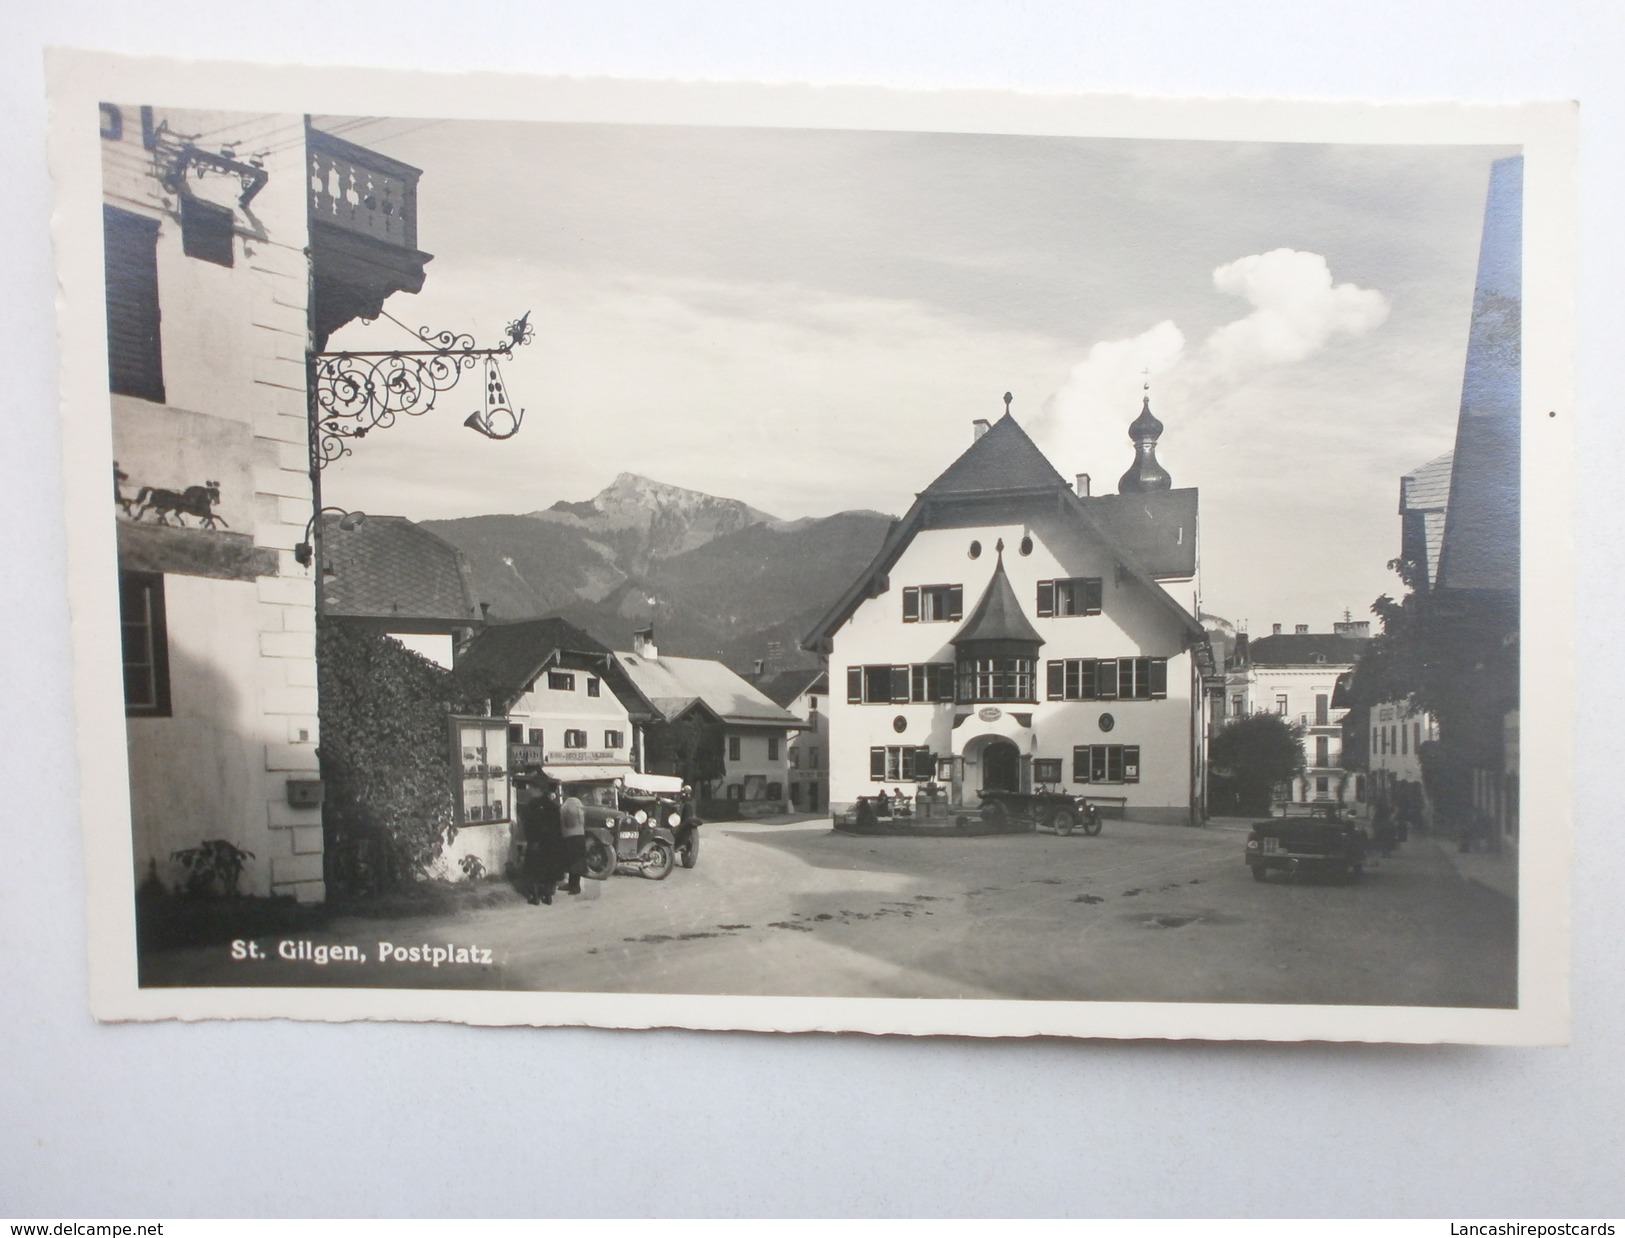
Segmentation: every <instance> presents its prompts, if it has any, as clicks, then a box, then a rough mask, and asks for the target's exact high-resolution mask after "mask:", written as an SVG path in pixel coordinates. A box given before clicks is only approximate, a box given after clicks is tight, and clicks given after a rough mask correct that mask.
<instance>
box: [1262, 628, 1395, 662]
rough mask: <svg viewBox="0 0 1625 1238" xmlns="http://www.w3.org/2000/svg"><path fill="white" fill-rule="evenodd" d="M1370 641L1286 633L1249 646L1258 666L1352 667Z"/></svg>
mask: <svg viewBox="0 0 1625 1238" xmlns="http://www.w3.org/2000/svg"><path fill="white" fill-rule="evenodd" d="M1369 645H1370V641H1369V640H1366V639H1362V638H1360V637H1358V636H1337V635H1334V634H1333V633H1331V632H1283V633H1281V634H1280V635H1279V636H1261V637H1259V638H1258V639H1257V640H1255V641H1253V642H1251V643H1250V645H1249V646H1248V650H1249V657H1250V658H1251V659H1252V664H1253V665H1254V666H1319V665H1331V666H1352V665H1353V664H1354V663H1355V661H1357V660H1358V659H1359V656H1360V655H1361V654H1362V653H1364V652H1365V650H1366V649H1367V647H1368V646H1369Z"/></svg>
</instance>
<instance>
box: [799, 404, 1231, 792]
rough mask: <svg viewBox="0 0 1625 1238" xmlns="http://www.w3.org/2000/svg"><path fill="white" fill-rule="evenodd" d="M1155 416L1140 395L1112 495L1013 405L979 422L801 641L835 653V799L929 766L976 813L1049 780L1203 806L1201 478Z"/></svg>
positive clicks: (908, 783) (890, 787)
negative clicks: (1166, 450) (1191, 472)
mask: <svg viewBox="0 0 1625 1238" xmlns="http://www.w3.org/2000/svg"><path fill="white" fill-rule="evenodd" d="M1006 402H1007V404H1008V397H1006ZM1161 433H1162V425H1161V423H1160V422H1158V421H1157V419H1156V418H1155V417H1154V416H1152V414H1151V410H1150V402H1149V399H1148V400H1147V401H1146V405H1145V407H1144V408H1143V409H1142V410H1141V414H1140V416H1139V418H1137V419H1136V420H1135V422H1134V423H1133V425H1132V426H1131V427H1130V437H1131V438H1132V439H1133V440H1134V442H1135V444H1136V456H1135V460H1134V463H1133V464H1132V465H1131V467H1130V468H1129V471H1128V472H1127V473H1125V474H1124V476H1123V478H1122V479H1121V481H1120V482H1119V486H1118V489H1119V493H1118V494H1117V495H1101V496H1095V495H1092V494H1090V493H1089V487H1088V479H1087V477H1084V476H1080V478H1079V484H1078V486H1077V487H1076V488H1074V487H1073V486H1072V485H1070V484H1068V482H1067V481H1066V479H1065V478H1064V477H1062V476H1061V474H1060V473H1059V472H1057V471H1056V469H1055V467H1054V466H1053V465H1052V464H1051V463H1050V462H1049V461H1048V460H1047V459H1045V458H1044V456H1043V454H1042V453H1041V452H1040V451H1039V450H1038V448H1037V447H1036V446H1034V444H1033V442H1032V440H1031V439H1030V438H1028V436H1027V434H1026V432H1025V431H1024V430H1022V428H1021V426H1020V425H1019V424H1017V422H1016V420H1015V419H1014V418H1013V417H1012V416H1010V415H1009V413H1008V411H1007V412H1006V414H1005V416H1004V417H1003V418H1001V419H1000V420H999V422H998V423H997V424H996V425H992V426H989V425H988V423H987V422H985V421H981V422H978V423H977V428H976V437H975V439H974V441H973V442H972V444H971V446H970V447H969V449H968V450H966V451H965V452H964V454H963V455H961V456H960V457H959V458H958V459H957V460H955V461H954V462H953V463H952V464H951V465H950V466H949V467H948V469H947V470H946V471H945V472H944V473H943V474H942V475H941V476H940V477H938V478H937V479H936V480H935V481H933V482H932V483H931V484H930V485H928V486H927V487H926V488H925V489H924V490H922V491H921V492H920V493H919V495H918V497H917V498H916V500H915V502H914V504H913V505H912V506H911V507H910V508H909V511H908V513H907V514H906V515H905V516H904V517H903V518H902V519H901V520H900V521H898V522H897V524H896V525H895V526H894V527H893V529H892V531H891V533H890V534H889V535H888V537H887V539H886V541H885V543H884V545H883V546H882V547H881V550H880V552H879V554H878V555H877V556H876V558H875V560H874V561H873V562H872V563H871V564H870V565H869V567H868V568H867V569H866V570H865V571H864V573H863V574H862V575H861V576H860V577H859V578H858V579H857V580H856V581H854V582H853V584H852V586H851V587H850V588H849V589H848V590H847V592H846V593H845V595H843V597H842V598H841V599H840V601H839V602H837V603H836V605H835V606H834V607H833V608H832V609H831V610H830V612H829V613H828V614H827V615H826V616H825V617H824V618H823V619H822V620H821V621H820V622H819V624H818V626H817V627H816V628H814V629H813V631H812V632H811V633H809V634H808V636H807V637H806V639H805V641H804V644H805V645H806V647H807V648H809V649H813V650H816V651H818V652H822V653H826V654H827V655H828V656H829V660H830V677H831V680H832V684H831V686H832V688H833V689H834V691H833V692H832V694H831V698H830V704H829V714H830V718H829V731H830V738H829V747H830V754H831V759H830V801H831V807H832V808H833V809H834V810H836V811H843V810H846V809H849V808H851V807H852V806H853V805H854V803H855V802H856V800H857V799H858V797H860V796H869V795H873V794H876V793H882V792H884V793H892V792H895V791H901V792H903V793H904V794H905V795H908V794H913V793H914V792H915V791H916V789H917V787H919V786H920V785H921V784H927V785H929V784H931V783H933V782H934V783H936V784H937V786H938V788H940V789H941V790H942V791H943V792H945V793H946V795H947V796H948V799H949V802H950V804H951V805H956V806H958V807H960V808H962V809H964V810H966V811H970V812H974V811H976V809H977V807H978V805H979V800H978V794H979V793H980V792H983V791H991V790H1017V791H1021V790H1030V789H1031V788H1033V787H1035V786H1038V785H1040V784H1042V785H1047V786H1055V787H1062V788H1065V789H1066V790H1068V791H1071V792H1073V793H1077V794H1090V795H1094V796H1097V797H1099V798H1101V799H1102V800H1106V801H1109V802H1113V803H1120V804H1121V805H1122V806H1123V807H1124V810H1125V814H1126V815H1127V816H1130V817H1135V818H1139V819H1143V820H1163V821H1178V822H1187V821H1192V820H1196V819H1199V816H1200V812H1201V803H1202V784H1203V776H1202V754H1203V752H1204V749H1205V743H1204V739H1205V736H1204V730H1205V720H1204V716H1203V710H1202V708H1201V702H1202V693H1201V675H1200V667H1199V658H1198V657H1197V656H1196V653H1197V651H1198V650H1201V651H1204V652H1205V650H1206V636H1205V634H1204V632H1203V630H1202V628H1201V626H1200V625H1199V624H1198V623H1197V621H1196V618H1195V610H1196V607H1195V597H1196V595H1197V593H1198V584H1197V541H1196V538H1197V495H1196V491H1195V490H1194V489H1174V488H1173V486H1172V482H1171V480H1170V478H1169V477H1168V474H1167V473H1166V471H1164V470H1163V469H1162V467H1161V466H1160V465H1159V464H1158V463H1157V459H1156V454H1155V447H1156V442H1157V439H1158V437H1159V436H1160V435H1161ZM1176 583H1177V584H1178V585H1179V593H1180V597H1177V598H1176V596H1175V595H1174V594H1173V593H1171V592H1170V591H1169V589H1168V588H1167V587H1166V586H1169V585H1173V584H1176ZM1181 598H1190V599H1191V601H1190V603H1189V604H1188V605H1187V603H1186V602H1185V601H1182V600H1181Z"/></svg>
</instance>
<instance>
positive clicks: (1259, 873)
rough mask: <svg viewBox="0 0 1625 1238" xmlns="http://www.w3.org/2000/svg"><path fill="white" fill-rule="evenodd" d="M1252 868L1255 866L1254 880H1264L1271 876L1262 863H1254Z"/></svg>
mask: <svg viewBox="0 0 1625 1238" xmlns="http://www.w3.org/2000/svg"><path fill="white" fill-rule="evenodd" d="M1252 868H1253V880H1254V881H1263V880H1264V878H1266V877H1268V876H1269V873H1268V872H1266V871H1265V869H1264V866H1263V865H1262V864H1254V865H1253V866H1252Z"/></svg>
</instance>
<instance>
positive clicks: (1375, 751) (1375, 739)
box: [1371, 727, 1382, 757]
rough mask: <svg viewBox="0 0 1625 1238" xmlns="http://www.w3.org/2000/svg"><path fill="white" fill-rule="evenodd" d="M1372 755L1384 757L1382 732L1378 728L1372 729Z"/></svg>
mask: <svg viewBox="0 0 1625 1238" xmlns="http://www.w3.org/2000/svg"><path fill="white" fill-rule="evenodd" d="M1371 755H1372V756H1374V757H1380V756H1381V755H1382V732H1381V731H1380V730H1379V729H1378V728H1376V727H1372V728H1371Z"/></svg>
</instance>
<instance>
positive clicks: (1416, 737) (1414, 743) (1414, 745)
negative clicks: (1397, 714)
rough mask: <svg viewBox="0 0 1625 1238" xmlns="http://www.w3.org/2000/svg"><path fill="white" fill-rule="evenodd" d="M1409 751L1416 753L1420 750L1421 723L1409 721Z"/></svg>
mask: <svg viewBox="0 0 1625 1238" xmlns="http://www.w3.org/2000/svg"><path fill="white" fill-rule="evenodd" d="M1411 751H1412V752H1417V753H1419V752H1421V751H1422V724H1421V723H1420V722H1413V723H1411Z"/></svg>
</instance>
